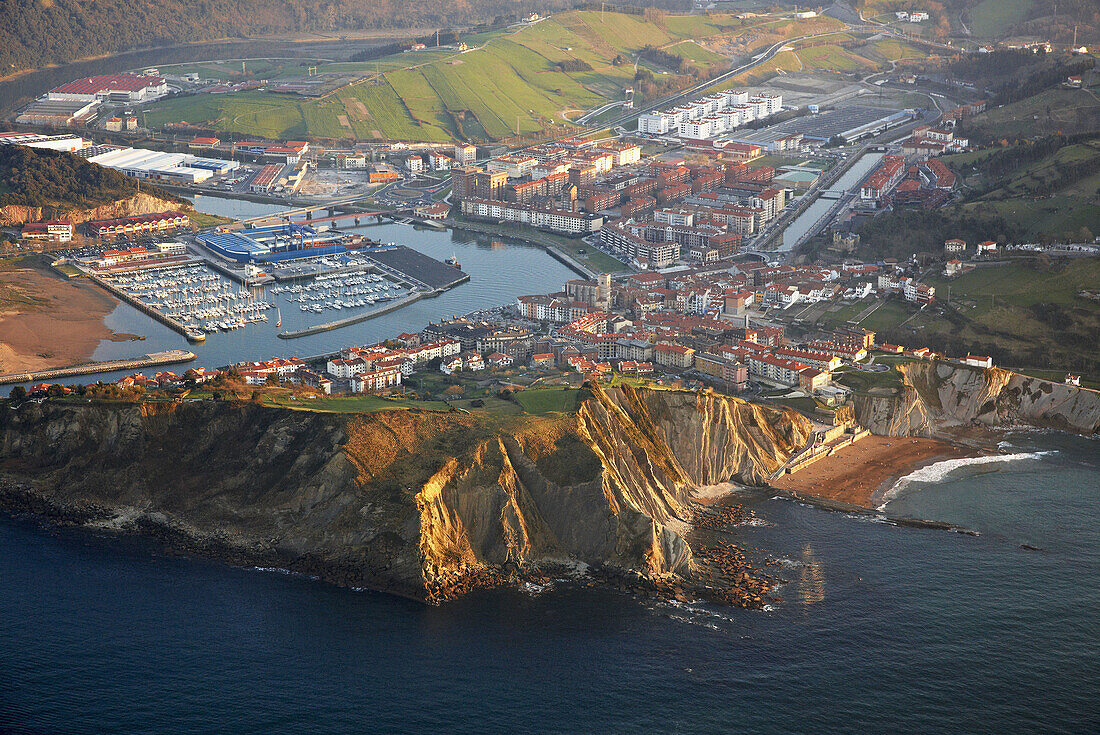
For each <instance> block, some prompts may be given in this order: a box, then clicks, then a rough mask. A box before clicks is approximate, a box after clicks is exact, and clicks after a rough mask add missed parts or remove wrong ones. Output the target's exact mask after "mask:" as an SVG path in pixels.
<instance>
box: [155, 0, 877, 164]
mask: <svg viewBox="0 0 1100 735" xmlns="http://www.w3.org/2000/svg"><path fill="white" fill-rule="evenodd" d="M839 27H840V23H839V22H837V21H835V20H833V19H831V18H814V19H811V20H805V21H791V20H788V19H776V18H757V19H747V20H746V19H738V18H736V17H734V16H731V15H718V14H715V15H708V16H699V15H671V14H668V15H665V14H660V13H653V12H649V13H647V14H646V15H645V16H643V15H635V14H628V13H612V12H607V13H602V12H599V11H583V10H582V11H571V12H565V13H560V14H557V15H554V16H552V17H550V18H548V19H546V20H543V21H540V22H538V23H535V24H533V25H521V26H517V27H515V28H512V29H509V30H506V31H494V32H491V33H481V34H472V35H469V36H463V37H462V38H461V40H462V41H463V42H464V43H466V44H467V45H468V46H469V50H467V51H465V52H460V51H458V49H457V48H455V47H452V46H448V47H440V48H427V49H424V50H420V51H413V52H410V53H398V54H394V55H391V56H387V57H383V58H380V59H372V60H369V61H362V62H341V63H334V64H328V65H324V64H322V65H319V66H318V68H317V73H318V74H325V73H340V74H352V75H361V76H362V80H361V81H359V82H357V83H355V84H353V85H351V86H348V87H345V88H343V89H341V90H339V91H338V92H336V93H335V94H332V95H330V96H328V97H326V98H324V99H320V100H312V99H303V98H296V97H290V96H287V95H277V94H271V93H267V92H262V91H250V92H245V93H239V94H224V95H195V96H189V97H181V98H177V99H169V100H165V101H163V102H161V103H158V104H156V105H154V106H153V107H152V108H151V110H150V112H149V118H148V119H149V123H150V124H151V125H155V126H163V125H166V124H178V123H182V122H186V123H189V124H191V125H192V126H196V127H198V128H201V129H209V130H215V131H220V132H229V133H241V134H247V135H263V136H266V137H270V138H293V137H307V136H308V137H317V138H337V139H349V138H355V139H359V140H371V139H391V140H424V141H438V142H445V141H449V140H456V139H458V140H471V141H492V140H502V139H507V138H508V137H510V136H513V135H516V134H517V130H518V133H519V134H529V133H533V132H538V131H543V130H548V129H554V128H555V126H557V127H556V129H558V130H561V129H565V128H563V127H562V126H568V121H569V119H570V118H571V117H575V116H576V115H577V114H578V113H579V112H580V111H582V110H585V109H590V108H593V107H596V106H598V105H600V104H602V103H604V102H607V101H613V100H616V99H622V93H623V89H624V88H625V87H628V86H629V87H634V88H635V90H636V92H637V93H638V94H640V95H649V96H651V97H652V96H660V95H662V94H667V93H668V92H670V91H672V90H674V89H676V88H678V87H682V86H685V85H686V84H688V83H690V82H692V81H698V80H702V79H705V78H706V77H707V76H709V75H712V74H713V73H714V72H716V71H720V70H722V69H724V68H727V67H728V65H729V63H730V61H729V59H730V56H732V55H736V54H747V53H751V52H753V51H754V50H756V49H759V48H762V47H764V46H766V45H768V44H770V43H774V42H775V41H777V40H782V39H783V38H790V37H794V36H798V35H804V34H810V33H823V32H827V31H830V30H835V29H837V28H839ZM647 47H649V48H650V49H651V50H655V51H659V52H661V53H660V54H656V53H653V52H652V51H651V52H650V53H647V54H646V58H639V57H640V55H641V52H642V50H643V49H646V48H647ZM813 53H817V54H818V55H821V53H822V52H820V51H816V52H811V54H810V56H813ZM654 59H656V60H654ZM662 59H664V60H666V61H665V63H662ZM668 59H672V60H673V61H674V63H669V62H668V61H667V60H668ZM636 63H637V68H636V66H635V64H636ZM862 63H863V64H865V65H867V66H872V65H873V63H872V62H870V61H866V60H864V61H863V62H862ZM772 73H773V74H774V70H773V71H772Z"/></svg>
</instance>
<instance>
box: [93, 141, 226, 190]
mask: <svg viewBox="0 0 1100 735" xmlns="http://www.w3.org/2000/svg"><path fill="white" fill-rule="evenodd" d="M78 155H80V156H81V157H83V158H86V159H88V161H90V162H92V163H97V164H99V165H100V166H106V167H107V168H113V169H115V170H116V171H121V172H122V173H124V174H126V175H127V176H130V177H132V178H135V179H146V180H148V181H158V182H163V183H166V184H198V183H202V182H203V181H206V180H207V179H209V178H210V177H211V176H213V175H214V174H224V173H228V172H230V171H232V170H234V169H235V168H237V167H238V166H240V163H238V162H237V161H227V160H224V159H221V158H199V157H198V156H193V155H191V154H190V153H165V152H163V151H151V150H148V149H145V148H127V147H122V146H108V145H101V146H93V147H90V148H86V149H84V150H81V151H79V152H78Z"/></svg>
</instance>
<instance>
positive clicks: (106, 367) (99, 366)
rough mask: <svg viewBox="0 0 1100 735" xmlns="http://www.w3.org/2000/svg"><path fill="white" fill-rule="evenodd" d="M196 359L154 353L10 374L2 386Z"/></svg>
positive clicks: (1, 381)
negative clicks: (124, 358)
mask: <svg viewBox="0 0 1100 735" xmlns="http://www.w3.org/2000/svg"><path fill="white" fill-rule="evenodd" d="M194 359H195V353H193V352H188V351H187V350H166V351H164V352H152V353H150V354H148V355H146V356H145V357H137V358H131V359H127V360H106V361H104V362H88V363H84V364H81V365H72V366H70V367H63V368H52V369H50V370H37V371H34V372H30V373H8V374H6V375H0V385H5V384H9V383H37V382H39V381H42V380H53V379H55V378H67V377H71V376H73V375H92V374H94V373H110V372H114V371H115V370H141V369H143V368H147V367H154V366H156V365H174V364H176V363H181V362H191V361H192V360H194Z"/></svg>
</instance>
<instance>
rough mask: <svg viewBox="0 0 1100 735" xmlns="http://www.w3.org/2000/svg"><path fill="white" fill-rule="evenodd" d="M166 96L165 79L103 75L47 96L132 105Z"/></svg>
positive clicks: (80, 80)
mask: <svg viewBox="0 0 1100 735" xmlns="http://www.w3.org/2000/svg"><path fill="white" fill-rule="evenodd" d="M166 94H168V83H167V82H166V81H165V80H164V77H157V76H152V75H146V74H104V75H100V76H95V77H86V78H84V79H76V80H74V81H71V82H69V83H68V84H62V85H61V86H60V87H56V88H54V89H51V90H50V91H49V92H47V93H46V98H47V99H50V100H70V101H84V102H94V101H96V100H107V101H109V102H121V103H135V102H149V101H151V100H155V99H159V98H161V97H163V96H164V95H166Z"/></svg>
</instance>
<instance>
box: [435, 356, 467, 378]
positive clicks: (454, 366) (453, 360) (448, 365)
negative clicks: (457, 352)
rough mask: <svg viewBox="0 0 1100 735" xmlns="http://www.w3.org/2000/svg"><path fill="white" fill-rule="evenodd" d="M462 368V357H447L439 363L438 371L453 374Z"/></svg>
mask: <svg viewBox="0 0 1100 735" xmlns="http://www.w3.org/2000/svg"><path fill="white" fill-rule="evenodd" d="M461 369H462V358H461V357H458V356H455V357H448V358H446V359H445V360H443V362H441V363H439V371H440V372H442V373H444V374H446V375H454V374H455V373H457V372H458V371H460V370H461Z"/></svg>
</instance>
